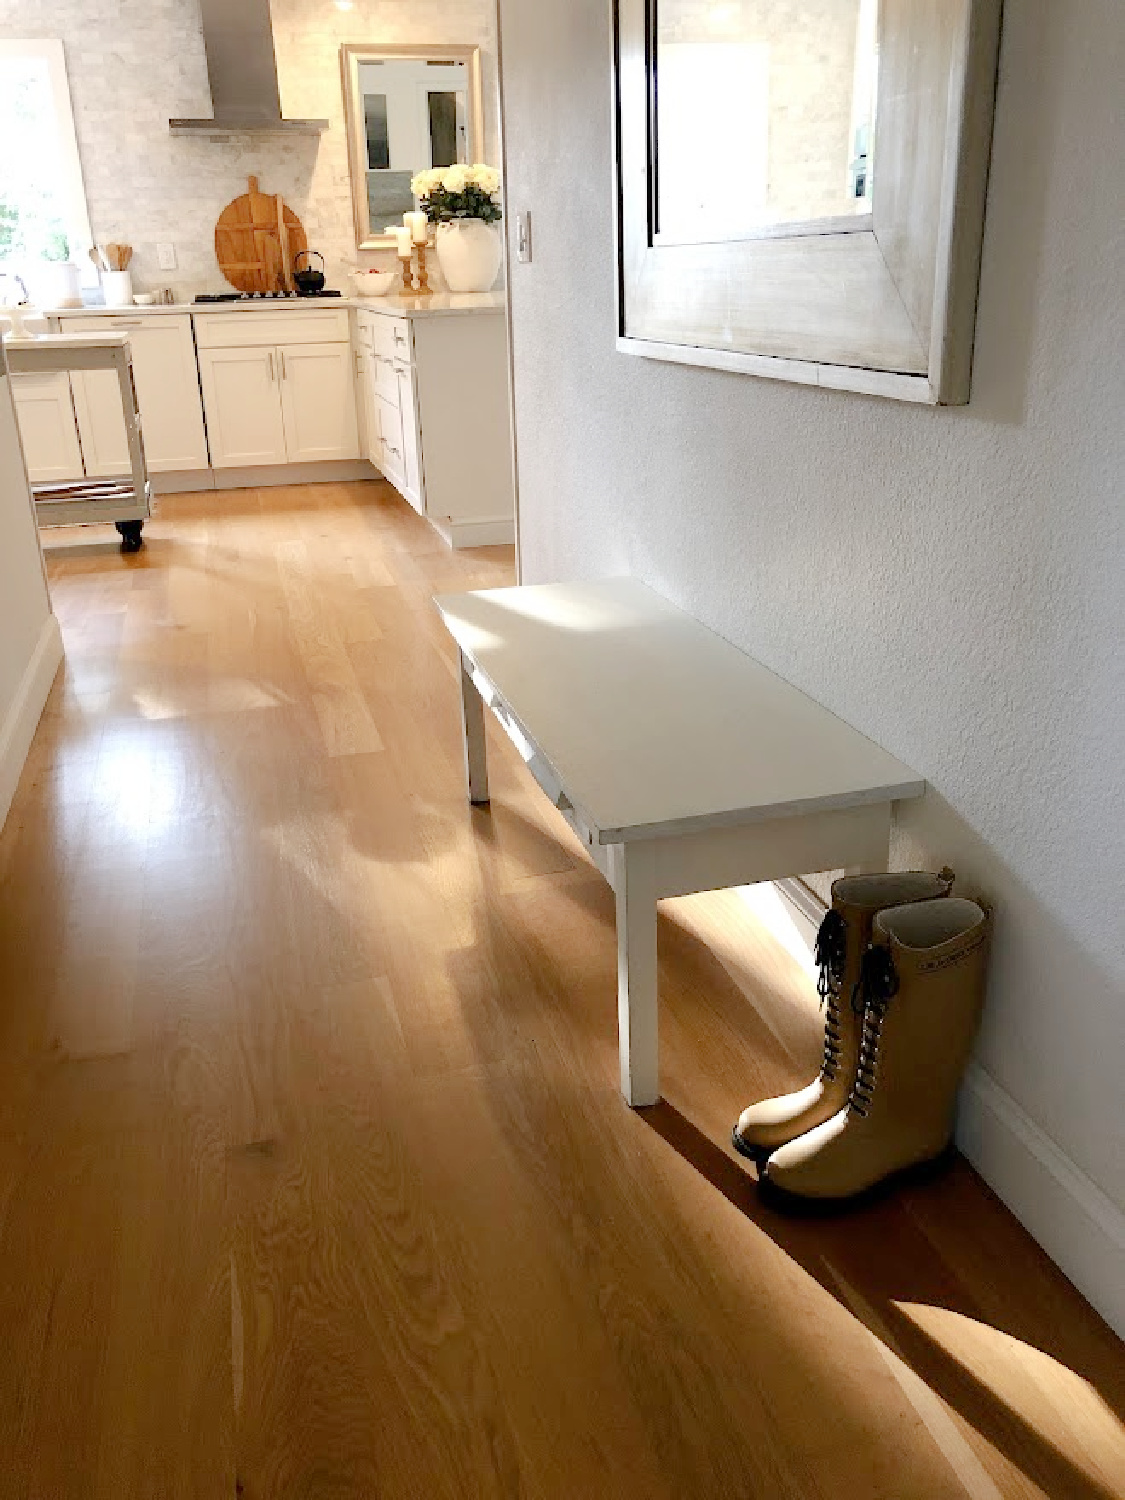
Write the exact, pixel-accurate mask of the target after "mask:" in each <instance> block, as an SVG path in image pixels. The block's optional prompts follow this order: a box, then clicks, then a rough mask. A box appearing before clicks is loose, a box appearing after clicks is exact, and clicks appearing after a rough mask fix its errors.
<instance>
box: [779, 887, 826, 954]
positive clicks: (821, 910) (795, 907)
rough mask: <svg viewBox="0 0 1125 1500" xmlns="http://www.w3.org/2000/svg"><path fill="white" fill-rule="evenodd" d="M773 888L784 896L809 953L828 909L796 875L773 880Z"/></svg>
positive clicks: (814, 944) (813, 946)
mask: <svg viewBox="0 0 1125 1500" xmlns="http://www.w3.org/2000/svg"><path fill="white" fill-rule="evenodd" d="M773 885H774V889H775V890H776V891H777V893H778V894H779V895H780V896H784V898H785V900H786V902H787V904H788V907H789V913H790V915H791V916H792V918H793V920H794V922H795V923H796V925H797V930H798V931H799V932H800V934H801V936H802V937H803V938H804V940H805V942H806V943H807V944H808V949H809V953H810V955H811V954H812V952H813V950H814V949H815V948H816V935H817V932H818V931H819V928H820V924H821V922H823V921H824V914H825V912H826V911H827V910H828V908H827V906H825V904H824V902H823V901H822V900H821V899H820V897H819V896H818V895H817V893H816V892H815V891H814V890H812V889H811V888H810V887H809V886H807V885H806V884H805V882H804V881H803V880H800V879H798V878H797V877H796V876H791V877H790V878H788V879H786V880H775V881H774V883H773Z"/></svg>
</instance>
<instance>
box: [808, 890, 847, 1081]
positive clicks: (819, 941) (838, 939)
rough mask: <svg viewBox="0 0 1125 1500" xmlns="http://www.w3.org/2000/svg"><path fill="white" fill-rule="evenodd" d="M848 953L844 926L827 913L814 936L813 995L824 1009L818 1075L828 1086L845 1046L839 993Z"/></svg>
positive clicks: (838, 917)
mask: <svg viewBox="0 0 1125 1500" xmlns="http://www.w3.org/2000/svg"><path fill="white" fill-rule="evenodd" d="M847 949H848V927H847V923H846V922H845V921H844V919H843V917H842V916H841V915H840V913H839V912H838V911H830V912H829V913H828V915H827V916H826V917H825V918H824V921H823V922H822V923H821V924H820V931H819V932H818V933H817V935H816V962H817V965H818V966H819V968H820V978H819V979H818V980H817V982H816V992H817V994H818V995H819V996H820V1004H821V1008H822V1009H823V1008H825V1007H827V1014H826V1016H825V1020H824V1061H823V1062H822V1063H821V1066H820V1071H821V1075H822V1077H823V1078H824V1079H825V1080H826V1081H828V1082H830V1081H831V1080H832V1079H833V1078H835V1076H836V1074H837V1072H838V1071H839V1068H840V1053H841V1051H842V1049H843V1045H844V1042H843V1035H842V1033H841V1030H840V991H841V989H842V988H843V984H844V963H845V960H846V958H847Z"/></svg>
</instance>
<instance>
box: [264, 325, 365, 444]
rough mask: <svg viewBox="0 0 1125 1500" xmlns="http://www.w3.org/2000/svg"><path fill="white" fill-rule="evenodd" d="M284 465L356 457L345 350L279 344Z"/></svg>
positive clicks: (356, 439)
mask: <svg viewBox="0 0 1125 1500" xmlns="http://www.w3.org/2000/svg"><path fill="white" fill-rule="evenodd" d="M277 357H278V368H279V371H280V375H281V408H282V411H283V413H284V415H285V447H286V452H287V453H288V455H289V462H290V463H292V464H299V463H323V462H324V461H325V460H327V459H339V458H344V459H349V458H351V459H354V458H358V457H359V433H358V431H357V427H356V415H355V376H354V373H353V368H354V367H353V365H352V351H351V346H350V345H349V344H283V345H281V346H280V348H279V349H278V351H277Z"/></svg>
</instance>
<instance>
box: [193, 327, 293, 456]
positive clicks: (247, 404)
mask: <svg viewBox="0 0 1125 1500" xmlns="http://www.w3.org/2000/svg"><path fill="white" fill-rule="evenodd" d="M199 378H200V381H201V383H202V386H203V405H204V409H205V410H206V413H207V436H208V439H209V440H210V444H211V463H212V464H213V465H214V467H215V468H216V469H235V468H241V469H248V468H255V467H259V466H262V465H265V464H284V463H288V461H289V459H288V453H287V450H286V446H285V422H284V419H283V418H282V414H281V395H280V393H279V390H278V359H277V351H276V350H275V349H266V348H250V349H200V351H199Z"/></svg>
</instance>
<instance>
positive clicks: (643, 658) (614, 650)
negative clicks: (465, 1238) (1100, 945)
mask: <svg viewBox="0 0 1125 1500" xmlns="http://www.w3.org/2000/svg"><path fill="white" fill-rule="evenodd" d="M435 602H436V604H437V607H438V609H439V610H440V611H441V614H442V618H443V619H444V621H445V624H446V626H447V628H448V629H449V631H450V633H451V634H452V636H453V638H454V640H455V641H456V642H457V645H458V647H459V648H460V654H461V695H462V706H463V722H464V738H465V768H466V778H467V783H468V793H469V798H470V800H471V801H472V802H474V803H483V802H487V801H488V771H487V764H486V756H485V734H484V709H485V707H488V708H490V709H491V710H492V712H493V713H494V714H495V715H496V717H497V719H498V720H499V721H500V723H501V724H502V725H503V727H504V729H505V730H506V732H507V733H508V735H509V737H510V738H511V740H512V741H513V743H514V744H515V745H516V747H517V749H518V750H519V752H520V754H521V755H522V757H523V759H524V761H525V762H526V764H527V767H528V769H529V770H530V772H531V774H532V775H533V776H534V777H535V779H536V781H537V782H538V783H539V785H540V787H541V788H542V789H543V791H544V792H545V793H546V795H547V796H548V797H549V798H550V800H551V801H552V802H553V803H554V805H555V806H556V807H557V808H558V809H559V811H560V812H561V813H562V814H563V816H564V817H565V818H566V820H567V822H568V823H569V824H570V826H571V827H572V828H573V829H574V831H575V832H576V833H577V835H578V837H579V838H580V839H581V841H582V843H583V845H584V847H585V849H586V851H587V853H588V854H589V856H590V858H591V859H592V860H593V862H594V863H595V864H596V865H597V867H598V869H599V870H601V872H602V874H603V875H604V876H605V878H606V879H607V880H608V881H609V883H610V885H611V886H612V887H613V890H614V892H615V894H616V898H617V948H618V1022H619V1033H620V1045H621V1088H622V1092H623V1093H624V1095H625V1097H626V1099H627V1100H628V1101H629V1103H630V1104H632V1105H646V1104H655V1103H656V1101H657V1099H658V1097H659V1092H660V1089H659V1067H658V1055H659V1048H658V1024H657V981H656V973H657V970H656V903H657V901H658V900H659V899H660V898H661V897H664V896H680V895H687V894H688V893H689V892H692V891H706V890H718V889H723V888H725V887H728V886H736V885H749V884H752V883H753V882H755V881H762V880H777V879H781V878H783V877H785V876H788V875H796V874H802V873H806V872H809V871H814V870H835V869H845V868H853V869H854V868H856V867H860V866H862V867H863V868H864V869H867V870H883V869H886V867H887V856H888V846H889V840H890V821H891V805H892V803H894V802H895V801H897V800H899V799H902V798H910V797H920V796H921V795H922V794H923V792H924V791H925V782H924V781H923V780H922V779H921V778H920V777H919V776H917V775H916V774H915V773H914V772H913V771H911V770H910V769H909V768H908V767H907V766H904V765H903V764H902V763H901V762H900V761H897V760H895V759H894V757H893V756H891V755H888V754H887V752H886V751H885V750H881V749H880V748H879V746H878V745H876V744H874V743H873V742H872V741H871V740H869V739H867V738H866V737H865V736H864V735H862V734H860V733H859V732H858V731H857V730H855V729H852V728H851V727H850V726H849V725H848V724H845V723H844V722H843V720H842V719H838V718H837V717H836V716H835V715H834V714H832V713H830V712H829V711H828V710H827V709H826V708H823V707H821V705H820V704H818V703H816V702H814V701H813V699H811V698H809V697H807V696H806V695H805V694H804V693H802V692H800V691H799V690H798V689H797V688H795V687H792V686H791V685H790V684H789V683H787V682H784V681H783V680H782V679H781V678H780V677H777V676H776V675H775V674H774V673H772V672H770V671H769V670H768V669H767V668H766V667H764V666H762V665H761V664H760V663H759V662H756V661H755V660H754V659H753V658H752V657H749V656H747V655H746V654H745V653H744V652H742V651H739V650H738V649H737V648H736V647H735V646H732V645H731V644H730V643H729V642H727V641H725V640H723V639H722V638H721V637H720V636H718V635H716V634H714V632H713V631H710V630H708V629H707V628H706V626H704V625H702V624H700V623H699V621H698V620H695V619H693V618H692V617H691V616H690V615H687V614H685V613H684V612H683V611H682V610H679V609H677V608H676V607H675V605H673V604H671V603H669V602H668V600H666V599H664V598H662V597H661V595H659V594H657V593H655V592H654V591H653V590H652V589H650V588H648V587H646V586H645V585H644V584H643V583H640V582H638V581H637V580H635V579H615V580H612V581H609V582H602V583H585V584H550V585H546V586H542V587H536V588H513V589H494V590H488V591H485V592H480V593H472V594H451V595H446V596H443V597H441V598H438V599H437V600H436V601H435Z"/></svg>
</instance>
